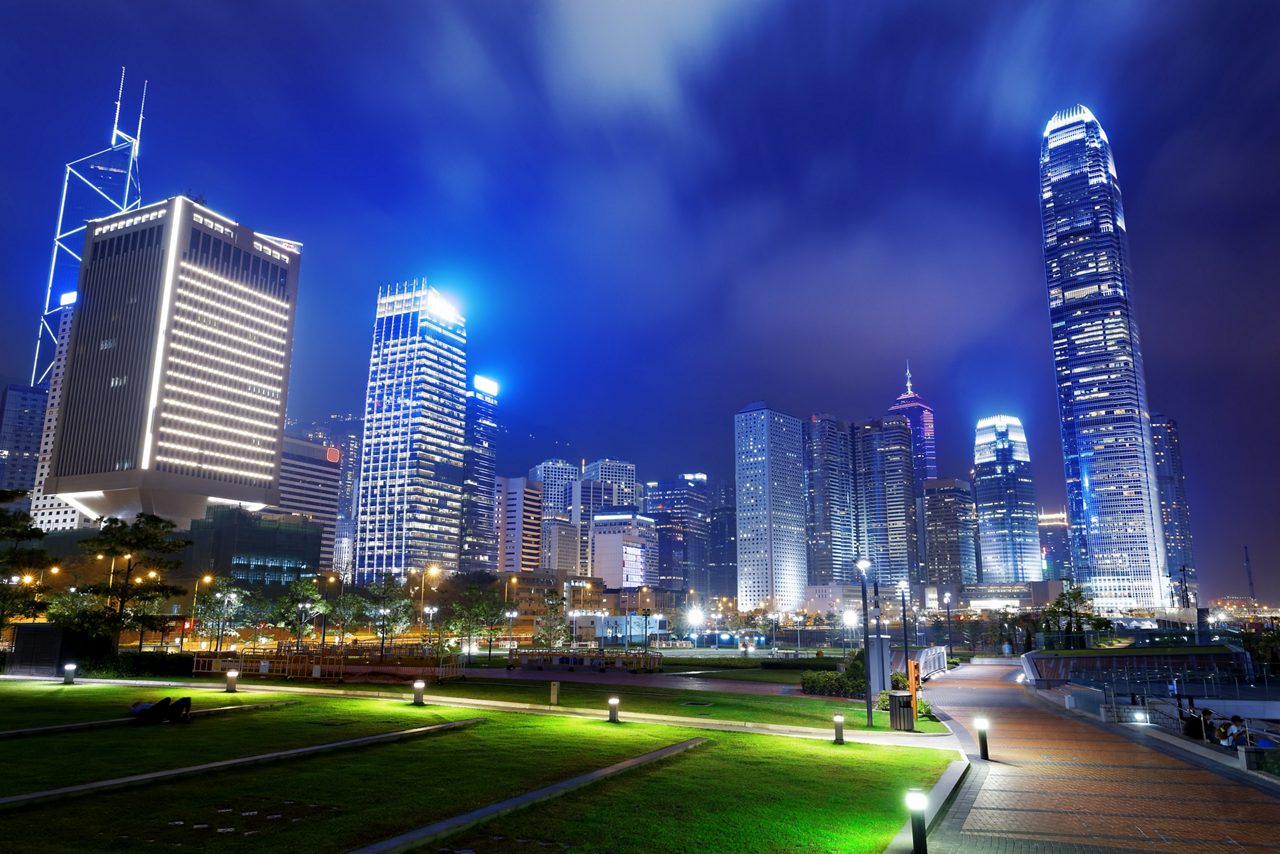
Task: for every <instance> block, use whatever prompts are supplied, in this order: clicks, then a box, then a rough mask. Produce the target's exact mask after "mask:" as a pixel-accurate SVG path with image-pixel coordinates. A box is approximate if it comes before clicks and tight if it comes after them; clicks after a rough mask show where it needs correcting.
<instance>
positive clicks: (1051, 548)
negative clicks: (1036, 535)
mask: <svg viewBox="0 0 1280 854" xmlns="http://www.w3.org/2000/svg"><path fill="white" fill-rule="evenodd" d="M1040 567H1041V569H1040V572H1041V575H1043V576H1044V579H1045V581H1070V580H1071V578H1072V573H1071V530H1070V528H1069V527H1068V525H1067V513H1066V511H1065V510H1064V511H1063V512H1061V513H1041V514H1040Z"/></svg>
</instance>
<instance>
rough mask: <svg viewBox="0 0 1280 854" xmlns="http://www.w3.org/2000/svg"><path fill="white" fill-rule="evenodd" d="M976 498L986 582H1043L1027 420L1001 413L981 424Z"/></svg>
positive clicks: (975, 473) (975, 450) (976, 456)
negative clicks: (1026, 430) (1023, 423)
mask: <svg viewBox="0 0 1280 854" xmlns="http://www.w3.org/2000/svg"><path fill="white" fill-rule="evenodd" d="M973 497H974V502H975V503H976V504H977V508H978V541H979V547H980V549H981V551H982V581H983V583H984V584H1021V583H1023V582H1027V581H1041V580H1043V575H1042V569H1041V563H1040V526H1039V512H1038V511H1037V510H1036V490H1035V485H1034V483H1033V482H1032V480H1031V454H1030V452H1029V451H1028V449H1027V436H1026V433H1025V432H1024V431H1023V429H1022V422H1021V421H1019V420H1018V419H1017V418H1014V417H1013V416H1011V415H995V416H992V417H990V418H983V419H982V420H980V421H979V422H978V429H977V434H976V437H975V439H974V445H973Z"/></svg>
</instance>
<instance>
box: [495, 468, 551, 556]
mask: <svg viewBox="0 0 1280 854" xmlns="http://www.w3.org/2000/svg"><path fill="white" fill-rule="evenodd" d="M496 490H497V496H498V508H497V509H498V517H497V523H498V561H499V563H500V565H501V567H502V572H537V571H538V570H539V569H540V568H541V567H542V484H541V483H539V482H538V481H536V480H529V478H527V477H500V478H497V480H496Z"/></svg>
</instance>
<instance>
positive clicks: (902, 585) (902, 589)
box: [898, 578, 911, 667]
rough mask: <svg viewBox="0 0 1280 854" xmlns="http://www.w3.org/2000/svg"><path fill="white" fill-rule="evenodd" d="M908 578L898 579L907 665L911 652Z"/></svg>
mask: <svg viewBox="0 0 1280 854" xmlns="http://www.w3.org/2000/svg"><path fill="white" fill-rule="evenodd" d="M908 586H909V585H908V584H907V581H906V579H905V578H904V579H900V580H899V581H898V595H900V596H901V597H902V615H901V616H902V660H903V662H904V664H903V666H904V667H905V666H906V664H905V662H906V660H907V658H908V657H909V656H910V654H911V641H910V640H909V639H908V638H907V588H908Z"/></svg>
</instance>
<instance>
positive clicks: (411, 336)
mask: <svg viewBox="0 0 1280 854" xmlns="http://www.w3.org/2000/svg"><path fill="white" fill-rule="evenodd" d="M466 347H467V333H466V322H465V321H464V320H463V318H462V316H461V315H460V314H459V313H458V311H457V309H456V308H454V306H453V305H452V304H450V303H449V301H448V300H447V299H445V298H444V296H442V295H441V294H440V293H439V291H437V290H436V289H435V288H432V287H430V286H428V285H427V283H426V282H425V281H420V280H416V279H415V280H414V281H411V282H404V283H401V284H392V285H388V286H386V287H383V288H381V289H380V290H379V292H378V304H377V315H376V319H375V321H374V331H373V349H372V354H371V356H370V358H369V385H368V392H367V394H366V397H365V414H364V440H363V443H362V449H361V461H360V494H359V500H358V504H357V511H356V542H355V576H356V580H357V581H361V582H365V581H372V580H375V579H377V578H383V577H392V578H402V577H404V575H405V574H407V573H409V572H411V571H412V570H415V569H418V570H421V569H424V568H425V567H428V566H438V567H440V568H441V569H442V570H444V571H446V572H447V571H450V570H456V569H458V551H459V545H460V542H461V533H462V482H463V457H464V455H465V452H466V408H467V398H466V389H467V385H466V383H467V376H466ZM535 554H536V552H535ZM535 567H536V558H535Z"/></svg>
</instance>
